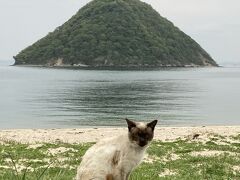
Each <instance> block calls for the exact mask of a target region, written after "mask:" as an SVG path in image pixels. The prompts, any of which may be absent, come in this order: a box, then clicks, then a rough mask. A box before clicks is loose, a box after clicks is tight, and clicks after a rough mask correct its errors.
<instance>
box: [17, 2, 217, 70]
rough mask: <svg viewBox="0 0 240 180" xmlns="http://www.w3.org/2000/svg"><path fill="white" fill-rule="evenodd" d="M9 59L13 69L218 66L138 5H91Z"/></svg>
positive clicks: (147, 8) (189, 40) (168, 24)
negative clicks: (22, 67) (33, 67)
mask: <svg viewBox="0 0 240 180" xmlns="http://www.w3.org/2000/svg"><path fill="white" fill-rule="evenodd" d="M14 59H15V65H46V66H84V67H86V66H90V67H102V66H110V67H113V66H120V67H122V66H124V67H125V66H128V67H130V66H133V67H136V66H137V67H139V66H144V67H149V66H150V67H156V66H158V67H162V66H163V67H165V66H167V67H168V66H217V64H216V62H215V61H214V60H213V59H212V58H211V57H210V55H209V54H208V53H207V52H206V51H205V50H204V49H203V48H202V47H201V46H200V45H199V44H198V43H197V42H195V41H194V40H193V39H192V38H191V37H190V36H188V35H186V34H185V33H184V32H182V31H181V30H180V29H179V28H177V27H176V26H174V24H173V23H172V22H170V21H169V20H167V19H166V18H164V17H162V16H160V15H159V14H158V12H156V11H155V10H154V9H153V8H152V7H151V6H150V5H148V4H146V3H144V2H141V1H139V0H94V1H92V2H90V3H88V4H87V5H86V6H84V7H83V8H81V9H80V10H79V11H78V12H77V14H76V15H74V16H73V17H72V18H71V19H70V20H68V21H67V22H66V23H64V24H63V25H62V26H60V27H57V28H56V29H55V30H54V31H53V32H50V33H49V34H48V35H47V36H46V37H44V38H42V39H40V40H39V41H37V42H36V43H34V44H33V45H31V46H29V47H27V48H26V49H24V50H22V51H21V52H20V53H19V54H18V55H16V56H15V57H14Z"/></svg>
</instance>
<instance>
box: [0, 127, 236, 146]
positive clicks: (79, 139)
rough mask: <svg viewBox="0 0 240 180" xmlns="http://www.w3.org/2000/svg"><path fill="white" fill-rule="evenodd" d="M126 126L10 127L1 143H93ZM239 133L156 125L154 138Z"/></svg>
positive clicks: (1, 136)
mask: <svg viewBox="0 0 240 180" xmlns="http://www.w3.org/2000/svg"><path fill="white" fill-rule="evenodd" d="M126 132H127V128H86V129H12V130H11V129H10V130H0V142H6V141H16V142H20V143H29V144H34V143H55V142H58V141H59V142H64V143H84V142H96V141H98V140H99V139H102V138H104V137H109V136H117V135H119V134H122V133H126ZM238 134H240V126H206V127H205V126H201V127H157V128H156V129H155V136H154V139H155V140H161V141H174V140H176V139H178V138H181V139H184V138H188V139H191V138H193V137H194V136H195V135H197V138H198V139H200V140H207V139H209V136H211V135H220V136H224V137H226V138H228V137H231V136H236V135H238Z"/></svg>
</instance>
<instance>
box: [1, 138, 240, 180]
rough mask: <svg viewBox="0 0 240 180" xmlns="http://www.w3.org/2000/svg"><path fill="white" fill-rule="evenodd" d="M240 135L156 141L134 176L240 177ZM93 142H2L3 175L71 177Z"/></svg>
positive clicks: (44, 178)
mask: <svg viewBox="0 0 240 180" xmlns="http://www.w3.org/2000/svg"><path fill="white" fill-rule="evenodd" d="M239 142H240V135H237V136H232V137H228V138H226V137H224V136H220V135H217V134H209V135H208V138H207V139H205V140H202V139H199V140H198V139H197V136H194V138H185V139H180V138H179V139H176V140H174V141H154V142H153V143H152V144H151V146H150V147H149V149H148V151H147V156H146V157H145V159H144V162H143V163H142V164H141V165H140V166H139V167H138V168H137V169H136V170H135V171H134V172H133V173H132V175H131V177H130V179H131V180H145V179H149V180H157V179H178V180H179V179H191V180H194V179H196V180H198V179H219V180H221V179H240V166H239V165H240V148H239V147H240V143H239ZM92 144H93V143H83V144H68V143H63V142H56V143H41V144H40V143H37V144H21V143H16V142H9V141H5V142H4V141H3V142H2V143H1V144H0V152H1V153H0V179H11V180H15V179H16V180H19V179H26V180H33V179H34V180H35V179H42V180H47V179H58V180H68V179H69V180H70V179H72V178H73V177H74V176H75V174H76V168H77V166H78V165H79V163H80V162H81V157H82V156H83V155H84V153H85V152H86V151H87V149H88V148H89V147H91V145H92Z"/></svg>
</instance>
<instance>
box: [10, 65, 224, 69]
mask: <svg viewBox="0 0 240 180" xmlns="http://www.w3.org/2000/svg"><path fill="white" fill-rule="evenodd" d="M10 66H16V67H35V68H51V69H86V70H154V69H168V68H218V67H222V66H198V65H184V66H174V65H167V66H154V65H152V66H151V65H149V66H85V65H84V66H80V65H59V66H58V65H53V66H50V65H22V64H21V65H15V64H13V65H10Z"/></svg>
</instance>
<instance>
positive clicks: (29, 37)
mask: <svg viewBox="0 0 240 180" xmlns="http://www.w3.org/2000/svg"><path fill="white" fill-rule="evenodd" d="M89 1H90V0H41V1H37V0H21V1H19V0H0V4H1V6H0V22H1V26H0V60H4V59H5V60H10V59H12V56H13V55H16V54H17V53H18V52H19V51H20V50H22V49H23V48H25V47H27V46H28V45H30V44H32V43H34V42H35V41H36V40H38V39H39V38H41V37H43V36H45V35H46V34H47V33H48V32H51V31H53V30H54V29H55V28H56V27H57V26H59V25H61V24H62V23H64V22H65V21H66V20H68V19H69V18H70V17H71V16H72V15H74V14H75V13H76V12H77V11H78V9H79V8H80V7H82V6H83V5H85V4H86V3H87V2H89ZM143 1H145V2H146V3H149V4H151V5H152V7H153V8H154V9H156V10H157V11H158V12H159V13H160V14H161V15H162V16H164V17H167V18H168V19H169V20H170V21H172V22H173V23H174V24H175V25H176V26H178V27H179V28H180V29H181V30H183V31H184V32H185V33H187V34H188V35H190V36H191V37H192V38H193V39H195V40H196V41H197V42H198V43H200V44H201V46H202V47H203V48H204V49H206V50H207V51H208V52H209V53H210V54H211V55H212V56H213V58H214V59H215V60H216V61H218V62H220V63H225V62H237V61H240V55H239V51H240V49H239V48H240V34H239V32H240V21H239V18H240V11H239V10H238V8H239V7H240V1H238V0H230V1H229V0H181V1H179V0H143Z"/></svg>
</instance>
